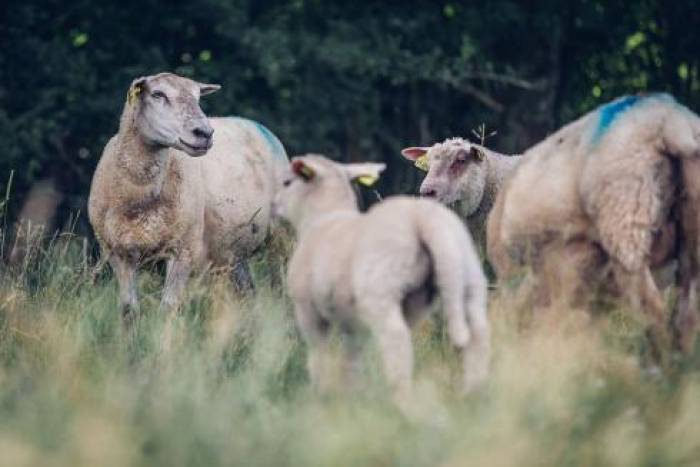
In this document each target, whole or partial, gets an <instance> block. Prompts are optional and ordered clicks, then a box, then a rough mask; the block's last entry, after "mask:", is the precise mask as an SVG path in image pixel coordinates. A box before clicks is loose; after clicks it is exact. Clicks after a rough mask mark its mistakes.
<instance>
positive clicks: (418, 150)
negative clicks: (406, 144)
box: [401, 146, 430, 162]
mask: <svg viewBox="0 0 700 467" xmlns="http://www.w3.org/2000/svg"><path fill="white" fill-rule="evenodd" d="M429 149H430V148H425V147H416V146H414V147H410V148H405V149H402V150H401V155H402V156H403V157H405V158H406V159H408V160H410V161H413V162H415V161H416V160H418V159H419V158H421V157H423V156H425V155H426V154H427V153H428V150H429Z"/></svg>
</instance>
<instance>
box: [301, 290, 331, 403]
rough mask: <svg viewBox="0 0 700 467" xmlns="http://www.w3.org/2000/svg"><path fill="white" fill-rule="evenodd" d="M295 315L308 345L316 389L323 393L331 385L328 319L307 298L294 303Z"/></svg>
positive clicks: (312, 379) (312, 377) (310, 375)
mask: <svg viewBox="0 0 700 467" xmlns="http://www.w3.org/2000/svg"><path fill="white" fill-rule="evenodd" d="M294 317H295V319H296V322H297V326H298V328H299V332H301V335H302V337H303V338H304V341H305V342H306V345H307V347H308V360H307V368H308V371H309V377H310V378H311V384H312V385H313V387H314V389H316V390H317V391H319V392H321V393H323V392H326V391H327V390H328V389H329V387H330V379H329V378H330V368H329V364H330V351H329V334H330V326H329V323H328V321H326V320H325V319H323V317H322V316H320V315H319V314H318V313H317V312H316V309H315V308H314V306H313V305H312V304H311V303H309V302H307V301H306V300H298V301H296V302H295V303H294Z"/></svg>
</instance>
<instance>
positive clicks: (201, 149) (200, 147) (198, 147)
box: [180, 138, 212, 156]
mask: <svg viewBox="0 0 700 467" xmlns="http://www.w3.org/2000/svg"><path fill="white" fill-rule="evenodd" d="M180 144H181V145H182V146H183V147H184V149H186V150H187V152H190V153H194V154H196V155H198V156H201V155H203V154H205V153H206V152H207V151H208V150H209V149H210V148H211V144H212V143H211V140H209V141H208V142H207V143H206V144H190V143H188V142H187V141H185V140H184V139H182V138H180Z"/></svg>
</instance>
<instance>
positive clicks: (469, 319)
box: [418, 206, 490, 390]
mask: <svg viewBox="0 0 700 467" xmlns="http://www.w3.org/2000/svg"><path fill="white" fill-rule="evenodd" d="M418 231H419V237H420V239H421V243H422V244H423V245H424V246H425V248H426V250H427V251H428V254H429V255H430V258H431V262H432V266H433V274H434V278H435V279H434V280H435V286H436V287H437V289H438V292H439V294H440V298H441V300H442V308H443V312H444V314H445V320H446V321H447V326H448V335H449V338H450V340H451V341H452V343H453V345H455V346H456V347H457V348H458V349H460V351H461V352H462V353H463V359H464V372H465V380H464V386H465V390H469V389H471V388H473V387H474V386H476V385H477V384H479V383H480V382H482V381H483V380H484V379H485V378H486V376H487V374H488V367H489V360H490V329H489V323H488V317H487V314H486V301H487V294H488V291H487V281H486V276H485V275H484V272H483V270H482V268H481V263H480V260H479V257H478V255H477V253H476V248H475V247H474V243H473V241H472V239H471V236H470V235H469V233H468V231H467V229H466V227H465V226H464V224H463V223H462V221H461V220H459V218H457V217H456V216H455V215H454V214H453V213H452V212H450V211H448V210H447V209H446V208H444V207H442V206H436V207H435V208H434V209H431V210H430V211H429V212H428V214H427V215H425V216H423V217H422V218H421V219H420V222H418Z"/></svg>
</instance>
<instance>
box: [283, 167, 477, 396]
mask: <svg viewBox="0 0 700 467" xmlns="http://www.w3.org/2000/svg"><path fill="white" fill-rule="evenodd" d="M382 170H384V165H383V164H370V163H367V164H339V163H335V162H332V161H330V160H328V159H326V158H324V157H322V156H315V155H309V156H305V157H296V158H294V159H293V160H292V165H291V170H290V171H289V174H288V176H287V177H286V178H285V179H284V183H283V184H284V187H283V189H281V190H280V191H279V193H278V194H277V197H276V201H275V208H274V209H275V212H276V213H277V214H279V215H280V216H282V217H284V218H286V219H287V220H289V221H290V222H291V224H292V225H293V226H294V228H295V230H296V232H297V238H298V245H297V248H296V251H295V252H294V254H293V256H292V259H291V262H290V265H289V271H288V286H289V291H290V295H291V296H292V299H293V300H294V306H295V315H296V319H297V322H298V324H299V327H300V330H301V332H302V334H303V336H304V338H305V339H306V341H307V343H308V345H309V372H310V374H311V378H312V380H313V382H314V383H315V384H316V385H317V386H318V387H320V388H324V387H325V386H326V385H325V382H324V375H325V374H326V371H325V370H324V366H325V363H324V358H325V357H326V355H327V353H328V349H327V345H328V338H329V325H330V324H331V323H336V324H339V325H340V326H341V327H342V328H344V329H352V328H353V326H354V325H356V324H364V325H366V326H367V327H368V328H369V329H370V330H371V331H372V333H373V335H374V337H375V338H376V339H377V341H378V343H379V349H380V352H381V354H382V358H383V363H384V370H385V372H386V376H387V379H388V381H389V383H390V384H391V386H392V388H393V389H394V390H395V391H396V392H395V395H396V397H397V398H398V400H399V401H401V400H402V396H403V395H405V394H406V391H407V390H408V388H409V385H410V381H411V375H412V371H413V350H412V345H411V334H410V330H409V326H410V325H411V324H413V323H414V322H415V321H416V320H417V319H418V318H419V317H420V316H421V315H423V314H424V312H425V311H426V310H428V306H429V305H430V302H431V301H432V299H433V296H434V295H435V293H437V294H439V296H440V298H441V299H442V306H443V309H444V313H445V317H446V321H447V326H448V335H449V337H450V340H451V341H452V343H453V344H454V345H455V346H456V347H457V348H458V349H460V351H461V352H462V358H463V370H464V381H463V386H464V389H465V390H469V389H471V388H473V387H474V386H476V385H477V384H479V383H480V382H482V381H483V380H484V379H485V377H486V376H487V372H488V366H489V348H490V347H489V345H490V343H489V342H490V341H489V325H488V321H487V316H486V298H487V290H486V279H485V277H484V273H483V271H482V270H481V265H480V262H479V258H478V256H477V254H476V251H475V249H474V246H473V244H472V240H471V238H470V236H469V233H468V232H467V230H466V229H465V227H464V225H463V224H462V222H461V221H460V219H459V218H458V217H457V216H456V215H455V214H454V213H452V212H451V211H449V210H448V209H447V208H445V207H443V206H441V205H440V204H438V203H436V202H435V201H432V200H418V199H414V198H409V197H395V198H389V199H387V200H386V201H383V202H381V203H379V204H378V205H375V206H374V207H372V208H371V209H370V210H369V211H368V212H367V213H364V214H363V213H360V212H359V210H358V208H357V203H356V199H355V193H354V192H353V189H352V187H351V185H350V182H351V181H352V180H359V181H363V180H366V179H367V178H374V179H376V177H378V175H379V173H380V172H381V171H382ZM350 358H352V356H351V357H350Z"/></svg>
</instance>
